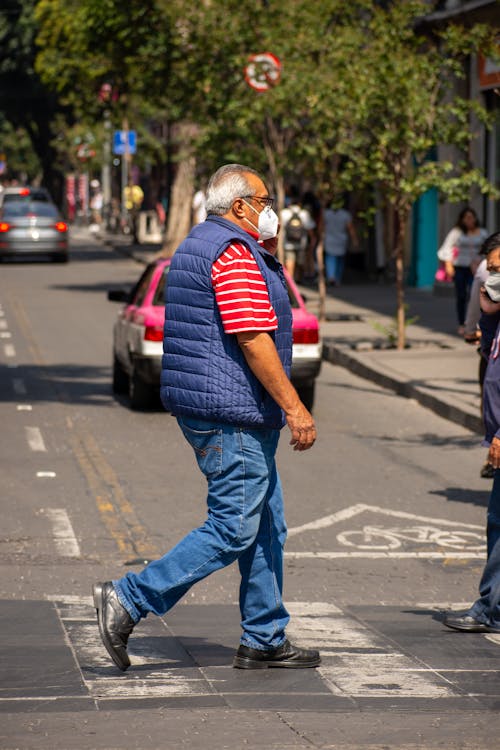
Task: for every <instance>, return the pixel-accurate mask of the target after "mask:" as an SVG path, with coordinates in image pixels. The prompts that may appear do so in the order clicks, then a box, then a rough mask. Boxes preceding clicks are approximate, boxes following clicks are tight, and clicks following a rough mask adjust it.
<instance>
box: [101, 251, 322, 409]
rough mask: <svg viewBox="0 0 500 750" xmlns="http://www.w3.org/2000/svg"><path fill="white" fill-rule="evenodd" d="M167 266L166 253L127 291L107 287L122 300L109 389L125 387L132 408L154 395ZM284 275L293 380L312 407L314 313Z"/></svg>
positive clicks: (316, 358) (316, 361) (316, 354)
mask: <svg viewBox="0 0 500 750" xmlns="http://www.w3.org/2000/svg"><path fill="white" fill-rule="evenodd" d="M169 267H170V259H161V260H156V261H154V262H153V263H151V264H150V265H148V266H147V268H146V269H145V271H144V272H143V274H142V275H141V277H140V279H139V281H138V282H137V284H136V285H135V286H134V287H133V288H132V290H131V291H125V290H114V291H110V292H108V299H109V300H111V301H115V302H125V305H124V307H123V308H122V309H121V310H120V313H119V314H118V318H117V320H116V323H115V325H114V328H113V391H114V393H128V395H129V398H130V405H131V407H132V409H142V408H146V407H148V406H150V405H152V404H153V402H154V400H155V399H157V397H158V391H159V387H160V371H161V358H162V354H163V323H164V320H165V307H164V295H165V283H166V282H167V279H168V270H169ZM285 276H286V280H287V283H288V293H289V296H290V303H291V306H292V313H293V356H292V382H293V383H294V385H295V387H296V388H297V391H298V393H299V396H300V398H301V399H302V401H303V402H304V404H305V405H306V407H307V408H308V409H312V406H313V402H314V387H315V380H316V376H317V375H318V373H319V371H320V368H321V341H320V337H319V325H318V319H317V318H316V316H315V315H313V314H312V313H310V312H308V310H307V308H306V306H305V303H304V300H303V299H302V297H301V295H300V292H299V290H298V289H297V287H296V285H295V283H294V282H293V281H292V279H291V278H290V276H289V275H288V274H287V272H286V271H285Z"/></svg>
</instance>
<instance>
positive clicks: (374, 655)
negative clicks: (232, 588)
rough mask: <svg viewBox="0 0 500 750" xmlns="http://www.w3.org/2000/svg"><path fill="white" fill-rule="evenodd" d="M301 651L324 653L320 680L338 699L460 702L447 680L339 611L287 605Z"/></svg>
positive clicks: (293, 635)
mask: <svg viewBox="0 0 500 750" xmlns="http://www.w3.org/2000/svg"><path fill="white" fill-rule="evenodd" d="M287 608H288V610H289V611H290V614H291V615H292V620H291V623H290V626H289V628H288V632H289V635H290V636H291V639H292V640H293V641H295V642H296V643H297V644H298V645H302V646H309V647H311V648H319V650H320V652H321V654H322V665H321V666H320V667H319V668H318V671H319V673H320V674H321V677H322V678H323V680H324V681H325V683H326V684H327V685H328V687H329V689H330V690H331V692H332V693H334V695H343V696H350V697H352V698H365V697H370V698H381V697H394V698H451V697H456V696H457V693H456V692H454V691H453V690H452V688H451V686H450V684H449V683H448V682H447V680H446V679H445V678H443V677H442V676H441V675H440V674H437V673H436V672H435V671H434V670H432V669H423V668H422V666H421V665H420V664H418V663H417V662H416V661H414V660H412V659H410V658H409V657H407V656H405V655H404V654H402V653H400V652H398V651H396V649H394V648H393V647H392V646H391V645H390V644H388V643H387V641H386V639H384V638H382V637H381V636H378V635H377V634H376V633H373V632H372V631H371V630H369V628H367V627H365V626H364V625H363V624H362V623H360V622H359V621H358V620H356V619H355V618H353V617H349V616H348V615H346V614H344V613H343V612H342V611H341V610H339V608H338V607H335V606H333V605H328V604H325V603H322V602H317V603H314V602H294V603H292V604H291V605H287Z"/></svg>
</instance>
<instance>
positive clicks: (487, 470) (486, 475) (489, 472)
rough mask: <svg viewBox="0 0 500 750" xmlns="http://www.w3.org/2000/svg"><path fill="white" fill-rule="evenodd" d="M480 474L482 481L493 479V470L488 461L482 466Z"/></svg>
mask: <svg viewBox="0 0 500 750" xmlns="http://www.w3.org/2000/svg"><path fill="white" fill-rule="evenodd" d="M480 473H481V476H482V478H483V479H493V477H494V476H495V469H494V468H493V466H492V465H491V464H490V462H489V461H486V463H485V464H483V466H482V468H481V472H480Z"/></svg>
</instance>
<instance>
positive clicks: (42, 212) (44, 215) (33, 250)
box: [0, 193, 69, 263]
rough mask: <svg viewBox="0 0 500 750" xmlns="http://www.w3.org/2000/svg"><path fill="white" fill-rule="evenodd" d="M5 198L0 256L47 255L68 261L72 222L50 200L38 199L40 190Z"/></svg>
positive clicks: (0, 226)
mask: <svg viewBox="0 0 500 750" xmlns="http://www.w3.org/2000/svg"><path fill="white" fill-rule="evenodd" d="M26 198H27V196H23V197H20V199H19V200H15V199H14V198H13V197H12V196H11V197H9V200H6V201H4V203H3V205H2V209H1V211H0V258H5V257H9V256H10V257H14V256H17V257H20V256H30V255H47V256H49V257H50V258H51V259H52V260H54V261H57V262H59V263H66V262H67V261H68V257H69V255H68V225H67V224H66V222H64V221H63V220H62V219H61V216H60V214H59V211H58V210H57V207H56V206H55V205H54V204H53V203H51V202H50V201H46V200H45V201H44V200H35V198H36V193H35V194H34V195H30V196H29V199H26Z"/></svg>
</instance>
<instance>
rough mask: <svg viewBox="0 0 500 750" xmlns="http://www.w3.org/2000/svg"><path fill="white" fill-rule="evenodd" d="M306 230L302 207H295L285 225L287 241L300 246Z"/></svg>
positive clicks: (289, 243)
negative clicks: (301, 211)
mask: <svg viewBox="0 0 500 750" xmlns="http://www.w3.org/2000/svg"><path fill="white" fill-rule="evenodd" d="M305 232H306V230H305V227H304V224H303V223H302V219H301V218H300V209H298V208H293V209H292V215H291V217H290V219H289V220H288V222H287V225H286V227H285V243H286V244H288V245H293V246H294V247H298V248H300V246H301V245H302V239H303V238H304V236H305Z"/></svg>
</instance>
